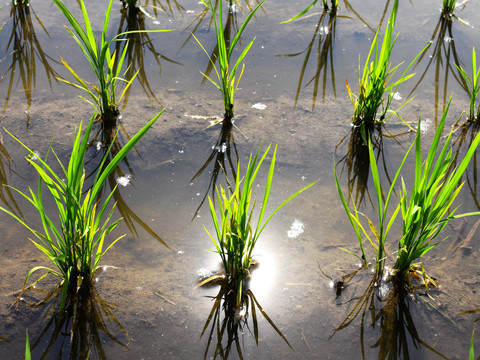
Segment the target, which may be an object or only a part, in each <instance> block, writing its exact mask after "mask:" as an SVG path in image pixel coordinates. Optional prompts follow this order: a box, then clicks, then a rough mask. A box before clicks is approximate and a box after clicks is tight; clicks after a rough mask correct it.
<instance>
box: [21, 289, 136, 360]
mask: <svg viewBox="0 0 480 360" xmlns="http://www.w3.org/2000/svg"><path fill="white" fill-rule="evenodd" d="M29 292H30V293H31V292H37V293H41V294H44V295H45V293H46V296H45V297H44V298H43V299H42V300H41V301H40V302H38V303H35V302H32V301H34V300H26V298H30V294H28V293H29ZM32 295H33V294H32ZM23 297H24V298H23V300H22V301H23V302H24V303H25V304H27V305H28V306H30V307H32V308H35V309H37V311H38V310H42V311H43V312H44V314H45V317H47V318H49V320H48V321H47V324H46V325H45V327H44V328H43V331H42V332H41V333H40V335H38V337H36V336H34V335H33V334H31V333H30V345H31V350H32V358H34V359H53V358H57V359H72V360H73V359H79V360H80V359H87V358H96V359H102V360H103V359H107V355H106V353H105V350H104V345H105V343H106V339H107V338H108V339H110V341H112V342H115V343H117V344H118V345H120V346H121V347H123V348H124V349H126V350H128V347H127V345H126V343H125V340H127V341H128V340H129V337H128V333H127V331H126V330H125V329H124V328H123V326H122V325H121V324H120V322H119V321H118V320H117V318H116V317H115V314H114V311H115V308H116V307H117V305H115V304H113V303H110V302H108V301H105V300H103V299H102V298H101V297H100V295H99V294H98V292H97V290H96V288H95V286H94V285H91V286H82V287H81V288H80V290H79V291H77V290H76V289H73V290H72V291H70V292H69V294H68V295H67V298H66V303H65V306H64V308H63V309H62V310H61V311H60V310H59V309H60V298H61V291H60V289H54V290H53V291H50V292H45V291H41V290H36V289H32V290H29V291H28V292H26V293H24V294H23ZM119 330H120V331H121V333H122V334H121V335H122V337H123V338H125V340H123V341H122V340H120V339H119V338H118V336H117V335H115V333H116V332H119Z"/></svg>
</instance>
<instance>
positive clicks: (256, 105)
mask: <svg viewBox="0 0 480 360" xmlns="http://www.w3.org/2000/svg"><path fill="white" fill-rule="evenodd" d="M266 108H267V105H265V104H262V103H256V104H253V105H252V109H257V110H265V109H266Z"/></svg>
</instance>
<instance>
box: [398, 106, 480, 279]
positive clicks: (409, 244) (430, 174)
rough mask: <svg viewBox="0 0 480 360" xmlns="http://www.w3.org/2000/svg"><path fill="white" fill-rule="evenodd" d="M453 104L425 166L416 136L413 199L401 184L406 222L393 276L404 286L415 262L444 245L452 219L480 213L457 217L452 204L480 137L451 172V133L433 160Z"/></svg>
mask: <svg viewBox="0 0 480 360" xmlns="http://www.w3.org/2000/svg"><path fill="white" fill-rule="evenodd" d="M450 102H451V98H450V100H449V102H448V104H447V107H446V108H445V111H444V113H443V116H442V119H441V121H440V123H439V125H438V128H437V131H436V133H435V137H434V139H433V142H432V144H431V146H430V150H429V152H428V155H427V158H426V159H425V161H424V162H423V163H422V160H421V139H420V132H418V133H417V137H416V140H415V180H414V183H413V187H412V190H411V193H410V197H408V194H407V189H406V186H405V183H404V182H403V180H402V188H401V193H400V204H399V206H400V209H401V214H402V220H403V233H402V238H401V239H400V241H399V243H398V253H397V259H396V261H395V264H394V266H393V273H392V275H393V277H394V278H396V279H397V280H399V281H400V282H403V283H405V282H407V280H408V279H407V276H408V271H409V270H410V269H412V268H413V267H414V265H415V264H414V262H415V261H416V260H418V259H420V258H421V257H422V256H423V255H425V254H426V253H427V252H429V251H430V250H432V249H433V248H434V247H435V246H437V245H438V243H439V242H441V241H442V240H439V241H437V240H435V239H436V238H437V237H438V236H439V235H440V233H441V231H442V230H443V229H444V228H445V226H446V225H447V224H448V223H449V222H450V221H451V220H452V219H456V218H460V217H464V216H471V215H479V214H480V212H471V213H464V214H459V215H457V214H456V211H457V210H458V207H459V206H457V207H455V208H454V209H452V207H453V203H454V201H455V199H456V197H457V196H458V194H459V192H460V190H461V189H462V187H463V183H461V184H460V180H461V178H462V176H463V173H464V172H465V170H466V168H467V166H468V164H469V163H470V160H471V158H472V156H473V155H474V154H475V151H476V149H477V147H478V144H479V143H480V134H477V136H476V137H475V139H474V140H473V141H472V143H471V144H470V146H469V148H468V150H467V152H466V154H465V156H464V158H463V160H462V161H461V162H460V164H459V165H458V166H457V167H455V168H453V169H452V168H451V163H452V161H454V160H453V157H452V144H451V136H452V132H450V134H449V136H448V138H447V139H446V141H445V144H444V146H443V148H442V149H441V151H440V153H439V154H438V156H437V158H436V160H434V158H435V156H436V153H437V149H439V141H440V137H441V134H442V131H443V128H444V125H445V118H446V115H447V112H448V108H449V106H450ZM419 125H420V124H419ZM420 265H421V264H420ZM421 269H422V273H423V276H424V277H426V275H425V272H424V270H423V265H421Z"/></svg>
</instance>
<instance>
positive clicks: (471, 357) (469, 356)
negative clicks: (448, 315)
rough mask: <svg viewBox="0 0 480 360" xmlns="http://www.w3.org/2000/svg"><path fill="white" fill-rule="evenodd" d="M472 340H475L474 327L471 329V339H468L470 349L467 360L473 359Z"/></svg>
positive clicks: (473, 348)
mask: <svg viewBox="0 0 480 360" xmlns="http://www.w3.org/2000/svg"><path fill="white" fill-rule="evenodd" d="M474 340H475V329H473V331H472V339H471V340H470V351H469V352H468V359H469V360H475V347H474Z"/></svg>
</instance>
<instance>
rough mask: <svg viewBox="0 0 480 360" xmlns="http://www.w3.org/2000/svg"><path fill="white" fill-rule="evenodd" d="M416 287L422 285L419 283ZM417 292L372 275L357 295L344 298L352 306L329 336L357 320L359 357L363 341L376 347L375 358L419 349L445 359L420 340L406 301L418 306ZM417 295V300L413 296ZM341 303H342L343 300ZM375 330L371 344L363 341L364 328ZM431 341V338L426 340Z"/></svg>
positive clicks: (395, 356)
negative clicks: (376, 353)
mask: <svg viewBox="0 0 480 360" xmlns="http://www.w3.org/2000/svg"><path fill="white" fill-rule="evenodd" d="M419 287H420V288H424V287H422V286H419ZM418 296H425V295H423V294H421V295H417V294H415V293H411V292H408V291H407V290H406V289H405V288H404V287H403V286H401V285H400V286H398V285H396V284H391V283H385V282H384V281H383V280H378V279H377V278H376V277H373V278H372V279H371V280H370V282H369V283H368V286H367V288H366V289H365V291H364V292H363V293H362V294H361V295H360V296H358V297H354V298H352V299H351V300H348V301H347V302H346V303H353V308H352V310H351V311H350V312H349V313H348V315H347V316H346V317H345V320H344V321H343V322H342V323H341V324H340V325H339V326H338V327H337V328H336V329H335V331H334V333H333V334H332V336H331V337H333V336H335V335H336V334H337V333H338V332H339V331H341V330H344V329H345V328H347V327H348V326H350V325H352V324H354V323H356V322H357V320H360V345H361V352H362V359H367V358H368V357H367V356H366V347H365V346H366V345H367V346H370V347H371V348H377V349H378V359H382V360H383V359H415V358H417V354H418V353H419V352H420V353H421V350H422V349H426V350H428V351H430V352H432V353H433V354H435V355H437V356H439V357H441V358H443V359H448V357H446V356H445V355H443V354H441V353H440V352H438V351H437V350H435V348H434V346H432V345H429V344H428V343H427V342H426V341H424V340H422V339H421V338H420V336H419V334H418V332H417V328H416V325H415V320H414V319H415V316H414V315H412V314H411V313H410V305H412V306H413V307H419V306H422V305H421V304H420V302H419V301H418ZM416 299H417V300H416ZM346 303H342V305H344V304H346ZM369 329H371V331H373V332H374V333H375V334H377V333H378V335H375V336H378V340H377V341H376V342H375V343H374V344H365V340H366V338H367V334H366V333H367V331H370V330H369ZM430 341H432V340H430Z"/></svg>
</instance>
